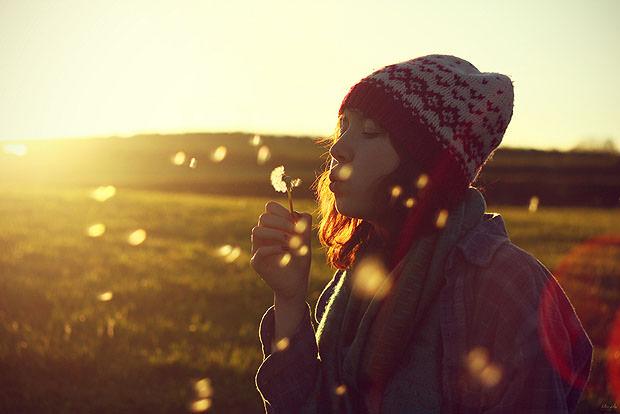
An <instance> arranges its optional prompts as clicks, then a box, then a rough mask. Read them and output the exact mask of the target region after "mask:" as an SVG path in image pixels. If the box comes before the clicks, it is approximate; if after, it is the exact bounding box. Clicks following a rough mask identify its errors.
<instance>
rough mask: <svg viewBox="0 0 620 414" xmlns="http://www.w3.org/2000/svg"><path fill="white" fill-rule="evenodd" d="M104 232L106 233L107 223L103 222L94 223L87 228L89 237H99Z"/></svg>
mask: <svg viewBox="0 0 620 414" xmlns="http://www.w3.org/2000/svg"><path fill="white" fill-rule="evenodd" d="M103 233H105V224H103V223H96V224H93V225H92V226H89V227H88V228H87V229H86V234H88V236H89V237H99V236H101V235H102V234H103Z"/></svg>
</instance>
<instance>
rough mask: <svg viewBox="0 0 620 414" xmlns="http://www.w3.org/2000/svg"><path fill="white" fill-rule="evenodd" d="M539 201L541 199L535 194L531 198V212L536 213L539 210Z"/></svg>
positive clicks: (529, 209)
mask: <svg viewBox="0 0 620 414" xmlns="http://www.w3.org/2000/svg"><path fill="white" fill-rule="evenodd" d="M539 201H540V200H539V199H538V197H536V196H533V197H531V198H530V205H529V206H528V208H527V209H528V211H529V212H530V213H535V212H536V211H538V202H539Z"/></svg>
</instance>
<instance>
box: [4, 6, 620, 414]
mask: <svg viewBox="0 0 620 414" xmlns="http://www.w3.org/2000/svg"><path fill="white" fill-rule="evenodd" d="M618 16H620V3H618V2H617V1H613V0H597V1H594V2H587V3H586V2H579V1H563V2H560V1H547V2H544V3H541V2H534V1H521V2H519V3H514V4H504V3H502V4H499V3H490V2H488V3H487V2H482V1H471V2H466V3H463V2H458V1H456V0H454V1H453V0H450V1H444V2H442V3H441V4H440V5H439V4H434V3H431V2H422V1H389V2H385V3H382V4H380V5H379V4H376V3H374V2H368V1H355V2H352V1H351V2H344V1H343V2H323V1H316V2H313V3H312V5H296V4H293V3H292V2H284V1H276V0H269V1H262V2H249V1H247V2H244V1H236V0H231V1H228V2H213V1H189V0H187V1H171V0H169V1H157V2H153V1H137V0H133V1H123V2H120V1H111V0H107V1H105V2H104V1H90V2H80V1H72V0H57V1H42V0H33V1H28V2H21V1H16V0H14V1H11V0H4V1H0V73H1V74H2V76H0V412H7V413H14V412H24V413H30V412H37V413H64V412H67V413H69V412H70V413H75V412H89V413H104V412H105V413H109V412H142V411H149V412H153V413H169V412H216V413H248V412H262V410H263V406H262V402H261V399H260V396H259V394H258V392H257V391H256V388H255V384H254V375H255V372H256V370H257V369H258V366H259V365H260V363H261V361H262V355H261V351H260V343H259V339H258V324H259V322H260V319H261V317H262V315H263V313H264V311H265V310H266V309H267V308H268V307H269V306H270V305H271V304H272V300H273V297H272V292H271V290H270V289H269V288H268V287H267V285H266V284H265V283H264V282H262V280H261V279H260V278H259V277H258V276H257V275H256V274H255V273H254V272H253V270H252V268H251V267H250V265H249V259H250V233H251V228H252V227H253V226H255V225H256V224H257V221H258V216H259V215H260V214H261V213H262V212H263V211H264V205H265V203H266V202H267V201H268V200H276V201H278V202H280V203H281V204H282V205H284V206H288V201H287V199H286V195H284V194H282V193H277V192H275V191H274V189H273V187H272V186H271V184H270V181H269V176H270V173H271V171H272V170H273V169H274V168H275V167H277V166H279V165H283V166H285V168H286V172H287V174H288V175H291V176H293V177H300V178H301V179H302V185H301V187H299V188H296V189H295V190H294V192H293V199H294V205H295V209H296V210H299V211H308V212H311V213H312V214H313V216H314V223H315V224H316V223H317V222H318V219H319V216H318V215H317V211H316V202H315V201H314V199H313V193H312V189H311V187H310V186H311V184H312V183H313V182H314V180H315V179H316V177H317V175H318V174H319V173H320V172H321V171H322V168H323V165H324V163H325V161H327V158H326V155H327V154H326V149H325V148H323V147H321V146H319V145H317V143H316V139H317V138H321V137H325V136H328V135H329V134H331V133H332V132H333V131H334V128H335V126H336V115H337V110H338V107H339V105H340V101H341V100H342V98H343V97H344V95H345V94H346V92H347V91H348V89H349V88H350V87H351V86H352V85H353V84H354V83H356V82H357V81H358V80H360V79H361V78H363V77H364V76H366V75H368V74H369V73H370V72H371V71H373V70H375V69H378V68H380V67H382V66H385V65H388V64H391V63H395V62H399V61H403V60H407V59H411V58H413V57H418V56H422V55H426V54H432V53H442V54H450V55H455V56H459V57H462V58H464V59H466V60H468V61H470V62H472V63H473V64H474V65H475V66H476V67H477V68H478V69H479V70H480V71H483V72H498V73H503V74H506V75H508V76H509V77H510V78H511V79H512V80H513V82H514V88H515V107H514V115H513V118H512V121H511V123H510V125H509V126H508V130H507V131H506V135H505V137H504V140H503V143H502V145H501V146H500V149H499V150H498V151H497V152H496V153H495V154H494V156H493V158H492V159H491V160H490V161H489V162H488V164H487V165H486V166H485V169H484V171H483V173H482V175H481V176H480V177H479V179H478V181H477V182H476V183H475V184H476V185H477V186H478V187H479V188H480V189H481V191H482V192H483V194H484V195H485V197H486V200H487V204H488V210H489V211H494V212H499V213H501V214H502V216H503V217H504V218H505V221H506V224H507V227H508V231H509V235H510V237H511V239H512V240H513V242H514V243H516V244H517V245H519V246H520V247H522V248H523V249H525V250H527V251H529V252H531V253H532V254H533V255H535V256H536V257H537V258H538V259H539V260H540V261H541V262H542V263H543V264H544V265H545V266H546V267H547V268H549V269H550V270H551V271H552V272H553V274H554V275H555V277H556V278H557V279H558V281H559V282H560V284H561V286H562V287H563V288H564V290H565V291H566V293H567V295H568V297H569V298H570V300H571V302H572V303H573V305H574V306H575V309H576V311H577V314H578V315H579V317H580V319H581V321H582V323H583V325H584V328H585V329H586V331H587V332H588V334H589V336H590V338H591V339H592V341H593V343H594V345H595V355H594V364H593V368H592V374H591V377H590V383H589V385H588V387H587V389H586V390H585V392H584V395H583V398H582V400H581V401H580V403H579V406H578V410H577V412H580V413H590V412H616V411H617V408H616V407H617V401H618V398H619V396H620V316H618V313H617V310H618V303H619V301H620V214H619V213H620V154H619V153H618V149H619V148H620V125H619V123H618V119H620V106H619V105H618V102H619V101H620V87H619V85H618V78H617V70H616V68H617V67H618V66H619V65H620V49H618V48H617V44H618V42H619V41H620V28H619V26H618V25H617V24H616V20H617V17H618ZM312 255H313V265H312V269H311V283H310V296H309V298H308V302H309V303H310V304H311V306H312V307H313V308H314V304H315V303H316V300H317V299H318V295H319V294H320V292H321V290H322V288H323V287H324V285H325V284H326V283H327V281H329V279H331V277H332V276H333V273H334V269H331V268H329V266H327V264H326V259H325V254H324V251H323V250H321V249H320V246H319V243H318V240H317V237H316V231H313V245H312Z"/></svg>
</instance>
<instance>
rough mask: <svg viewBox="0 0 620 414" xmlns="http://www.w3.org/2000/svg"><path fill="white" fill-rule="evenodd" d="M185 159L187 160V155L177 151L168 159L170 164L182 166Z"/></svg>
mask: <svg viewBox="0 0 620 414" xmlns="http://www.w3.org/2000/svg"><path fill="white" fill-rule="evenodd" d="M186 158H187V155H186V154H185V152H183V151H179V152H177V153H176V154H174V155H173V156H172V157H170V162H171V163H173V164H174V165H183V164H185V159H186Z"/></svg>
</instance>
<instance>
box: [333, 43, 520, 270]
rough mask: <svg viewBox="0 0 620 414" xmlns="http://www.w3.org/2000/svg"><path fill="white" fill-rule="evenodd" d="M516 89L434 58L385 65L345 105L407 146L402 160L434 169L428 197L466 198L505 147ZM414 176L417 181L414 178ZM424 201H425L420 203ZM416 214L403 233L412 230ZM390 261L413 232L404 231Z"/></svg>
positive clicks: (460, 63) (452, 59)
mask: <svg viewBox="0 0 620 414" xmlns="http://www.w3.org/2000/svg"><path fill="white" fill-rule="evenodd" d="M513 100H514V95H513V85H512V81H511V80H510V78H508V77H507V76H506V75H502V74H500V73H489V72H480V71H479V70H478V69H477V68H476V67H475V66H474V65H472V64H471V63H469V62H468V61H466V60H464V59H461V58H458V57H456V56H451V55H439V54H432V55H427V56H422V57H418V58H415V59H411V60H407V61H404V62H400V63H396V64H392V65H388V66H385V67H383V68H381V69H378V70H376V71H375V72H373V73H371V74H370V75H368V76H367V77H365V78H363V79H362V80H360V81H359V82H358V83H357V84H355V85H353V86H352V87H351V88H350V90H349V91H348V93H347V94H346V96H345V97H344V99H343V100H342V103H341V105H340V108H339V111H338V114H339V115H340V114H342V113H343V111H344V108H345V107H348V108H350V109H357V110H359V111H361V112H362V113H363V114H364V116H367V117H369V118H372V119H373V120H374V121H376V122H378V123H379V124H380V126H381V127H382V128H384V129H385V130H386V131H387V132H388V133H389V134H390V136H391V137H392V139H393V140H395V141H396V142H398V143H399V144H400V145H399V146H400V147H401V148H405V151H406V154H400V155H401V157H405V158H409V159H411V160H413V161H418V162H420V163H421V165H425V164H428V163H427V162H425V161H428V160H429V159H430V158H428V157H429V156H430V154H438V155H439V156H433V160H434V161H433V162H434V165H433V166H432V168H433V170H432V171H428V172H426V175H427V178H428V184H429V185H428V186H427V188H426V190H427V193H428V191H430V192H441V193H442V194H443V195H445V196H446V197H447V198H450V197H451V198H455V199H460V197H461V196H463V195H464V194H465V191H466V190H467V188H468V187H469V186H470V185H471V183H472V182H474V181H475V180H476V178H477V177H478V175H479V173H480V171H481V168H482V166H483V165H484V164H485V162H486V161H487V159H488V158H489V157H490V156H491V154H492V153H493V152H494V151H495V149H496V148H497V147H498V146H499V144H500V142H501V140H502V137H503V136H504V132H505V131H506V128H507V127H508V123H509V122H510V120H511V118H512V112H513ZM411 178H412V179H415V178H417V177H411ZM412 185H415V182H412ZM419 201H422V202H423V201H424V200H419ZM413 215H414V214H413V213H412V214H410V217H408V219H407V221H408V224H407V225H406V226H405V227H406V228H405V229H404V233H407V232H409V233H412V232H413V231H414V229H413V227H415V226H414V225H413V224H414V223H413V222H414V221H415V219H416V217H413ZM403 237H404V240H401V243H400V245H401V247H400V249H398V251H397V252H395V255H394V258H393V261H392V263H393V264H394V262H396V261H398V260H399V259H400V258H401V257H402V256H403V255H404V253H405V252H406V251H405V250H406V249H407V248H408V246H409V244H410V243H409V242H410V241H411V238H412V237H413V234H403Z"/></svg>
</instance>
